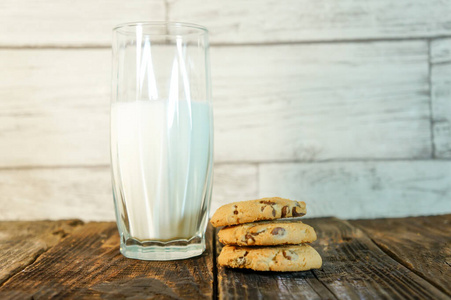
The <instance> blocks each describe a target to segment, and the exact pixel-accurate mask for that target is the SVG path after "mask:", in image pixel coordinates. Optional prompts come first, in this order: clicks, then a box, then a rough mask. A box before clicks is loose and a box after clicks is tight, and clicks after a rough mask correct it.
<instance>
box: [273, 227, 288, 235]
mask: <svg viewBox="0 0 451 300" xmlns="http://www.w3.org/2000/svg"><path fill="white" fill-rule="evenodd" d="M271 234H272V235H284V234H285V229H284V228H282V227H276V228H274V229H273V230H271Z"/></svg>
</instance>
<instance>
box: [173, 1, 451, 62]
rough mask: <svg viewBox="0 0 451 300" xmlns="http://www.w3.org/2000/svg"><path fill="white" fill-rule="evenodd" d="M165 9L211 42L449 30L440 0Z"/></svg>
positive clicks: (450, 12)
mask: <svg viewBox="0 0 451 300" xmlns="http://www.w3.org/2000/svg"><path fill="white" fill-rule="evenodd" d="M168 13H169V19H170V20H180V19H183V20H186V21H190V22H196V23H201V24H204V25H206V26H207V27H208V28H209V29H210V32H211V40H212V41H213V43H267V42H299V41H335V40H350V39H353V40H355V39H363V40H367V39H395V38H401V39H404V38H413V37H415V38H418V37H434V36H440V35H447V34H450V33H451V27H450V26H449V24H450V22H451V17H450V16H451V6H450V5H449V3H448V2H447V1H440V0H433V1H430V0H416V1H413V2H412V1H408V0H398V1H390V0H380V1H371V2H362V1H358V0H346V1H339V2H337V1H330V0H320V1H308V0H289V1H284V2H283V3H281V2H280V1H276V0H265V1H237V0H235V1H227V2H226V3H225V2H224V1H220V0H214V1H201V0H196V1H182V0H170V1H169V9H168ZM331 53H334V52H333V51H332V52H331Z"/></svg>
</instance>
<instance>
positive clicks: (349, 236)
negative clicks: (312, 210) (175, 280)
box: [217, 218, 447, 299]
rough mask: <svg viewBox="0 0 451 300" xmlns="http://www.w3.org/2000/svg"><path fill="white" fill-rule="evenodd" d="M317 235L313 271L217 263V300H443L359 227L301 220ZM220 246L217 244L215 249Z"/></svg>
mask: <svg viewBox="0 0 451 300" xmlns="http://www.w3.org/2000/svg"><path fill="white" fill-rule="evenodd" d="M303 222H305V223H307V224H309V225H311V226H313V227H314V228H315V230H316V232H317V234H318V240H317V241H316V242H315V243H313V244H312V246H313V247H314V248H315V249H317V250H318V252H319V253H320V254H321V256H322V258H323V266H322V268H321V269H319V270H313V271H307V272H289V273H274V272H252V271H243V270H236V269H228V268H223V267H221V266H218V296H219V299H236V298H242V299H387V298H389V299H395V298H397V299H403V298H408V299H447V296H446V294H444V293H442V292H441V291H440V290H439V289H437V288H436V287H434V286H433V285H431V284H430V283H429V282H427V281H425V280H424V279H422V278H421V277H419V276H417V275H416V274H415V273H413V272H412V271H410V270H409V269H407V268H405V267H404V266H403V265H401V264H399V263H398V262H396V261H395V260H393V259H392V258H390V257H389V256H388V255H386V254H385V253H384V252H383V251H381V250H380V249H379V248H378V247H377V246H376V245H375V244H374V243H373V242H372V241H371V239H370V238H368V236H366V235H365V234H364V233H363V232H362V231H361V230H359V229H357V228H355V227H353V226H352V225H350V224H349V223H348V222H346V221H342V220H339V219H335V218H320V219H303ZM220 249H221V245H219V244H217V253H218V254H219V252H220Z"/></svg>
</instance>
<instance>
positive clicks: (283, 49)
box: [212, 42, 432, 162]
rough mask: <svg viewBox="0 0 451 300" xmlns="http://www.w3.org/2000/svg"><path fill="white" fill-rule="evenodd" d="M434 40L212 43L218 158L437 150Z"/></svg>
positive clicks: (409, 154)
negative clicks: (430, 44)
mask: <svg viewBox="0 0 451 300" xmlns="http://www.w3.org/2000/svg"><path fill="white" fill-rule="evenodd" d="M427 49H428V48H427V45H426V43H424V42H387V43H386V42H379V43H363V44H362V43H351V44H333V45H330V44H321V45H289V46H272V47H260V48H257V47H253V46H248V47H220V48H213V49H212V58H213V59H212V74H213V82H214V86H213V97H214V104H215V133H216V135H215V139H216V142H215V143H216V144H215V145H216V148H215V150H216V156H215V159H216V160H217V161H222V162H226V161H240V162H249V161H253V162H264V161H293V160H295V161H314V160H330V159H334V160H344V159H379V158H390V159H405V158H430V157H431V155H432V147H431V133H430V131H431V129H430V119H429V118H430V108H429V105H430V102H429V83H428V79H427V78H428V56H427ZM256 53H258V55H256ZM331 53H333V55H331ZM250 66H252V67H250Z"/></svg>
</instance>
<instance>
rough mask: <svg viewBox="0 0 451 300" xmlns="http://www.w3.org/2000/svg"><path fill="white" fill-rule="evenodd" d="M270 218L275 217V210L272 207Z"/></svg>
mask: <svg viewBox="0 0 451 300" xmlns="http://www.w3.org/2000/svg"><path fill="white" fill-rule="evenodd" d="M272 216H273V217H275V216H276V210H275V208H274V207H273V208H272Z"/></svg>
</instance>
